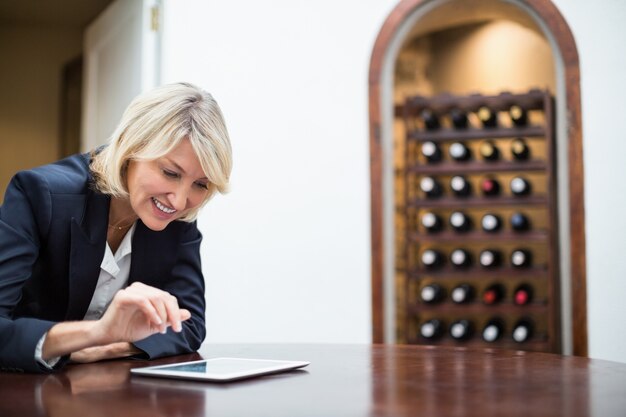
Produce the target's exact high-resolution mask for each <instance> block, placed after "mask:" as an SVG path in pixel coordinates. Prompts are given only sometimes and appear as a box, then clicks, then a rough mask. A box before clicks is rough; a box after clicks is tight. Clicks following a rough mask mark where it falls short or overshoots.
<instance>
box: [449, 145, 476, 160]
mask: <svg viewBox="0 0 626 417" xmlns="http://www.w3.org/2000/svg"><path fill="white" fill-rule="evenodd" d="M448 153H449V154H450V158H452V159H454V160H455V161H467V160H468V159H470V158H471V157H472V154H471V152H470V150H469V148H468V147H467V146H465V144H464V143H463V142H454V143H453V144H451V145H450V147H449V148H448Z"/></svg>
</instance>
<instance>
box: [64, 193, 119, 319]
mask: <svg viewBox="0 0 626 417" xmlns="http://www.w3.org/2000/svg"><path fill="white" fill-rule="evenodd" d="M109 202H110V197H109V196H107V195H104V194H100V193H96V192H93V191H91V190H90V191H88V193H87V195H86V201H85V209H84V215H83V217H82V219H77V218H74V217H73V218H72V221H71V250H70V267H69V299H68V306H67V312H66V317H65V318H66V320H82V319H83V318H84V316H85V313H86V312H87V308H89V304H90V303H91V298H92V297H93V293H94V291H95V289H96V284H97V283H98V277H99V275H100V264H101V263H102V258H103V257H104V248H105V244H106V237H107V224H108V222H109Z"/></svg>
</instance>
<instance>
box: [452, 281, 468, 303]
mask: <svg viewBox="0 0 626 417" xmlns="http://www.w3.org/2000/svg"><path fill="white" fill-rule="evenodd" d="M450 298H451V299H452V301H454V302H455V303H457V304H464V303H469V302H470V301H472V299H473V298H474V288H473V287H472V286H471V285H469V284H459V285H457V286H456V287H454V289H453V290H452V292H451V293H450Z"/></svg>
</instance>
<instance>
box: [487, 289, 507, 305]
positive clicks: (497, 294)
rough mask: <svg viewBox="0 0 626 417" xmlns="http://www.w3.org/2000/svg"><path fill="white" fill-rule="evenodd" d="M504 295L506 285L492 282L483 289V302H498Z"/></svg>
mask: <svg viewBox="0 0 626 417" xmlns="http://www.w3.org/2000/svg"><path fill="white" fill-rule="evenodd" d="M503 297H504V287H503V286H502V285H500V284H491V285H489V286H488V287H487V288H485V291H483V303H485V304H486V305H494V304H498V303H499V302H500V301H502V298H503Z"/></svg>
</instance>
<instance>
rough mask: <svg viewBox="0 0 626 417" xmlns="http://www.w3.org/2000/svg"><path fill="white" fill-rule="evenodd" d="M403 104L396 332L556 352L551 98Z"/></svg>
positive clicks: (543, 94)
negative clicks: (400, 293)
mask: <svg viewBox="0 0 626 417" xmlns="http://www.w3.org/2000/svg"><path fill="white" fill-rule="evenodd" d="M399 110H400V111H401V114H402V118H403V121H404V125H405V131H406V142H405V148H404V159H405V160H404V163H405V165H404V172H403V175H404V191H403V192H404V202H405V205H404V207H403V217H404V220H403V222H404V225H405V231H406V236H405V239H406V240H405V245H404V253H403V255H402V258H403V259H402V268H403V270H404V272H405V275H406V288H405V291H404V301H403V302H404V307H403V308H404V309H405V320H404V324H403V325H402V327H403V328H401V329H399V331H400V332H401V333H402V334H401V335H400V338H401V339H403V340H405V341H406V342H408V343H415V344H445V345H461V346H489V347H501V348H512V349H522V350H535V351H546V352H560V347H561V341H560V313H559V312H560V288H559V279H560V278H559V268H558V266H559V260H558V259H559V252H558V230H557V225H558V221H557V218H556V216H557V210H556V179H555V172H556V171H555V159H554V147H555V141H554V132H553V100H552V97H551V96H550V94H549V93H548V92H547V91H540V90H530V91H529V92H527V93H525V94H510V93H502V94H499V95H493V96H484V95H469V96H453V95H439V96H435V97H421V96H415V97H409V98H407V99H406V100H405V103H404V105H403V106H402V107H401V109H399ZM459 213H462V215H464V216H461V215H459ZM459 225H462V226H459ZM459 249H462V251H459ZM454 251H457V252H456V253H455V256H454V259H451V254H452V253H453V252H454ZM458 287H463V288H464V289H465V290H467V289H468V288H469V293H468V294H465V295H468V296H467V297H460V294H463V291H462V290H458V289H457V288H458ZM453 293H454V297H452V294H453ZM461 298H463V301H462V302H458V300H459V299H461ZM455 300H457V301H455Z"/></svg>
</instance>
